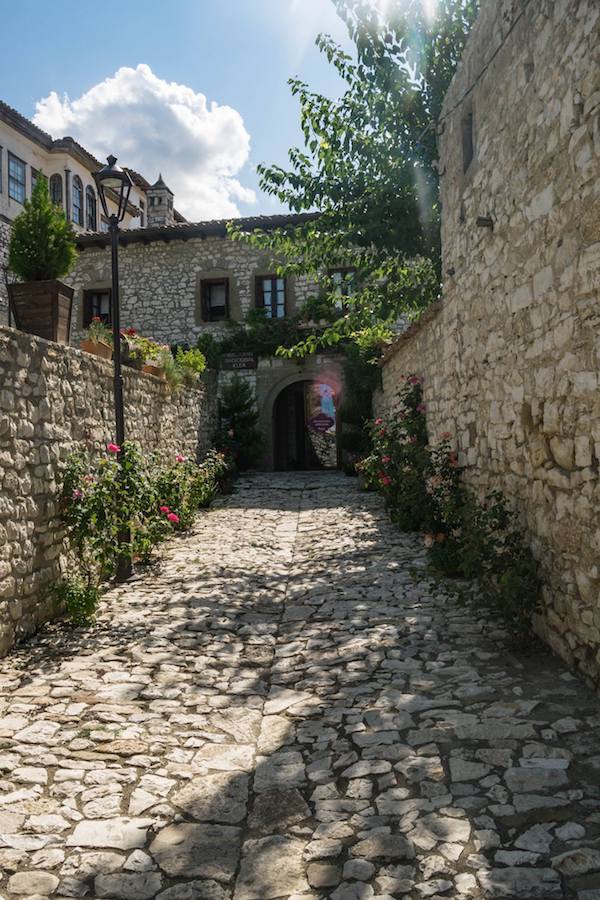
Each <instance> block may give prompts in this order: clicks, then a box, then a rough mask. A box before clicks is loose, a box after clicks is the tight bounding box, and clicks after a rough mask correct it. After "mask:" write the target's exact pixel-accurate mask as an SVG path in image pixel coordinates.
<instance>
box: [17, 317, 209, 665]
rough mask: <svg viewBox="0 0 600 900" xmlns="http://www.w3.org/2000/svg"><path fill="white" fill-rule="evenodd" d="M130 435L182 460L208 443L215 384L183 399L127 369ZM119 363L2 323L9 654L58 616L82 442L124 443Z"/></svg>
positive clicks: (189, 392) (94, 446)
mask: <svg viewBox="0 0 600 900" xmlns="http://www.w3.org/2000/svg"><path fill="white" fill-rule="evenodd" d="M124 395H125V411H126V422H127V436H128V437H129V438H130V439H131V440H135V441H137V442H138V443H140V444H141V445H142V446H143V447H144V448H146V449H147V450H157V451H159V452H160V453H162V454H163V455H164V456H165V457H170V458H172V457H173V456H174V455H175V454H176V453H177V452H182V453H184V454H186V455H188V456H192V457H193V456H195V455H196V454H197V453H202V451H204V450H206V449H208V447H209V446H210V443H211V439H212V435H213V432H214V429H215V425H216V388H215V385H214V384H212V383H209V384H206V385H204V386H202V387H200V388H198V389H196V388H194V389H187V390H185V391H182V392H181V394H180V395H179V396H177V397H173V396H172V395H171V393H170V391H169V390H168V388H167V387H166V385H165V384H164V383H163V382H161V381H159V380H158V379H157V378H154V377H153V376H151V375H146V374H144V373H142V372H136V371H133V370H131V369H126V370H124ZM113 422H114V407H113V392H112V364H111V363H107V362H105V361H103V360H100V359H98V358H96V357H94V356H90V355H89V354H87V353H83V352H81V351H79V350H74V349H72V348H67V347H62V346H60V345H59V344H54V343H50V342H48V341H44V340H42V339H40V338H35V337H32V336H31V335H26V334H23V333H21V332H17V331H14V330H13V329H9V328H6V327H1V328H0V487H1V490H0V652H5V651H6V650H7V649H8V648H9V647H10V646H11V645H12V644H13V643H14V642H15V640H16V639H17V638H18V637H19V636H20V635H22V634H24V633H27V632H29V631H31V630H32V629H33V628H35V626H36V625H38V624H39V623H40V622H43V621H44V620H46V619H48V618H50V617H51V616H52V615H53V614H54V612H55V609H54V603H53V600H52V597H51V596H50V594H49V592H48V588H49V587H50V585H51V584H52V583H53V582H54V581H55V580H56V578H57V577H58V575H59V573H60V571H61V570H62V568H63V567H64V564H65V563H64V556H63V550H64V545H63V532H62V530H61V524H60V519H59V510H58V502H57V493H58V492H59V490H60V484H61V471H62V468H63V466H64V463H65V460H66V459H67V457H68V455H69V454H70V453H71V452H72V451H73V450H75V449H76V448H84V447H87V448H89V449H90V450H95V449H98V448H101V447H103V446H105V444H106V443H107V442H108V441H110V440H114V428H113Z"/></svg>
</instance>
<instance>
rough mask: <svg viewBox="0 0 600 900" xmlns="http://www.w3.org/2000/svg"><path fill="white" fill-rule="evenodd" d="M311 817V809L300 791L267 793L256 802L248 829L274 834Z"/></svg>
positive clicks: (259, 796) (257, 798)
mask: <svg viewBox="0 0 600 900" xmlns="http://www.w3.org/2000/svg"><path fill="white" fill-rule="evenodd" d="M310 815H311V812H310V809H309V807H308V806H307V804H306V802H305V800H304V798H303V797H302V794H301V793H300V792H299V791H297V790H295V789H292V790H289V791H265V792H264V793H263V794H259V795H258V796H257V797H256V800H255V801H254V808H253V810H252V813H251V814H250V816H249V818H248V827H249V828H251V829H253V830H255V831H258V832H262V833H264V834H274V833H275V832H278V831H286V830H287V829H288V828H290V827H291V826H292V825H297V824H298V823H299V822H302V821H303V820H304V819H307V818H309V817H310Z"/></svg>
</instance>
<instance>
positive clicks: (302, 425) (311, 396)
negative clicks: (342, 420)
mask: <svg viewBox="0 0 600 900" xmlns="http://www.w3.org/2000/svg"><path fill="white" fill-rule="evenodd" d="M337 401H338V398H337V396H336V391H335V389H334V387H333V386H332V385H331V384H329V383H328V382H326V381H319V380H309V379H305V380H301V381H295V382H294V383H293V384H290V385H288V386H287V387H286V388H284V389H283V390H282V391H281V393H280V394H279V395H278V397H277V399H276V400H275V405H274V407H273V438H274V448H273V449H274V461H275V469H276V470H277V471H280V472H281V471H290V470H302V469H335V468H337V466H338V462H339V460H338V428H339V423H338V415H337Z"/></svg>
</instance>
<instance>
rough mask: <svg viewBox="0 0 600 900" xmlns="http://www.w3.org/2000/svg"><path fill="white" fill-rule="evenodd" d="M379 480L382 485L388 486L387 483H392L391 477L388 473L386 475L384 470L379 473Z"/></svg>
mask: <svg viewBox="0 0 600 900" xmlns="http://www.w3.org/2000/svg"><path fill="white" fill-rule="evenodd" d="M379 480H380V482H381V483H382V484H383V485H385V487H389V485H390V484H391V483H392V479H391V478H390V476H389V475H386V474H385V472H380V473H379Z"/></svg>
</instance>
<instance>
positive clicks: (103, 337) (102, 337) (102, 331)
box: [85, 316, 113, 347]
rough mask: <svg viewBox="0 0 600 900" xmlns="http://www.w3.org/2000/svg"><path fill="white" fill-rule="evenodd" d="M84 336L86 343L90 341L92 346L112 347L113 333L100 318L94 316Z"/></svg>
mask: <svg viewBox="0 0 600 900" xmlns="http://www.w3.org/2000/svg"><path fill="white" fill-rule="evenodd" d="M85 336H86V338H87V340H88V341H92V343H94V344H108V346H109V347H112V345H113V333H112V329H111V328H109V326H108V325H107V324H106V322H103V321H102V319H101V318H100V316H94V318H93V319H92V321H91V322H90V324H89V325H88V328H87V330H86V332H85Z"/></svg>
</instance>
